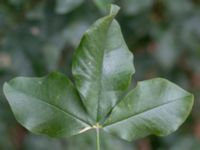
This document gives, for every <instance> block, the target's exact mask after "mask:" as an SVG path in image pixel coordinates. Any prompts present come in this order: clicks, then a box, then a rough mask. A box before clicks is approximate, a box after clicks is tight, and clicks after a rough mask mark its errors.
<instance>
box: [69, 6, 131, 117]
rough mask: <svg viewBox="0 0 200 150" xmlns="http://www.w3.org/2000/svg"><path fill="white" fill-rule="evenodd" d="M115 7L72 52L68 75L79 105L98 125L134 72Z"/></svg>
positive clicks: (92, 27) (125, 87)
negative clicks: (73, 83) (115, 18)
mask: <svg viewBox="0 0 200 150" xmlns="http://www.w3.org/2000/svg"><path fill="white" fill-rule="evenodd" d="M118 10H119V7H117V6H115V5H112V7H111V12H110V14H109V15H108V16H106V17H103V18H101V19H99V20H97V21H96V22H95V23H94V24H93V25H92V26H91V27H90V28H89V30H87V31H86V32H85V34H84V36H83V38H82V40H81V42H80V45H79V47H78V48H77V50H76V52H75V55H74V56H75V57H74V60H73V67H72V73H73V75H74V78H75V82H76V87H77V88H78V91H79V92H80V95H81V96H82V98H83V103H84V104H85V107H86V108H87V111H88V113H89V114H90V116H91V117H92V118H93V120H94V121H101V120H102V119H104V118H105V116H106V115H107V114H108V113H109V112H110V110H111V109H112V107H113V106H114V105H115V104H116V103H117V101H118V97H119V95H120V94H121V93H122V92H123V91H124V90H126V89H127V87H128V86H129V83H130V80H131V76H132V74H133V73H134V72H135V70H134V66H133V56H132V54H131V52H130V51H129V50H128V48H127V46H126V43H125V41H124V39H123V36H122V34H121V30H120V26H119V24H118V23H117V21H116V20H113V19H114V17H115V16H116V14H117V12H118Z"/></svg>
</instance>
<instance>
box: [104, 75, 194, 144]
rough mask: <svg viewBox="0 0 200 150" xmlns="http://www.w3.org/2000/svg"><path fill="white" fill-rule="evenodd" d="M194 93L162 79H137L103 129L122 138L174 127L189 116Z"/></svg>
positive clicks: (161, 133)
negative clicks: (139, 80)
mask: <svg viewBox="0 0 200 150" xmlns="http://www.w3.org/2000/svg"><path fill="white" fill-rule="evenodd" d="M192 106H193V95H192V94H190V93H188V92H186V91H184V90H183V89H181V88H179V87H178V86H176V85H175V84H173V83H171V82H169V81H167V80H164V79H160V78H157V79H152V80H148V81H143V82H140V83H138V85H137V86H136V88H135V89H134V90H132V91H131V92H130V93H129V94H128V95H127V96H126V97H125V98H124V99H123V100H122V101H121V102H120V103H119V104H118V105H117V106H116V107H115V108H114V109H113V112H112V113H111V115H110V117H109V118H108V120H107V121H106V122H105V124H104V130H105V131H108V132H110V133H112V134H115V135H117V136H119V137H121V138H123V139H125V140H128V141H131V140H133V139H138V138H142V137H144V136H147V135H150V134H155V135H158V136H165V135H168V134H170V133H171V132H173V131H175V130H177V128H178V127H179V126H180V125H181V124H182V123H183V122H184V121H185V119H186V118H187V117H188V115H189V113H190V111H191V109H192Z"/></svg>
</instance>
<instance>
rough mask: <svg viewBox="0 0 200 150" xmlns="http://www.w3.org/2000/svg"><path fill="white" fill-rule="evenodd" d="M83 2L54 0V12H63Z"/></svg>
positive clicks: (81, 0)
mask: <svg viewBox="0 0 200 150" xmlns="http://www.w3.org/2000/svg"><path fill="white" fill-rule="evenodd" d="M82 3H83V0H56V8H55V10H56V12H57V13H59V14H65V13H68V12H70V11H72V10H73V9H75V8H76V7H78V6H79V5H81V4H82Z"/></svg>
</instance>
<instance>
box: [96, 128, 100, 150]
mask: <svg viewBox="0 0 200 150" xmlns="http://www.w3.org/2000/svg"><path fill="white" fill-rule="evenodd" d="M96 135H97V150H100V136H99V128H98V127H97V128H96Z"/></svg>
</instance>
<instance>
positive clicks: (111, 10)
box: [110, 4, 120, 16]
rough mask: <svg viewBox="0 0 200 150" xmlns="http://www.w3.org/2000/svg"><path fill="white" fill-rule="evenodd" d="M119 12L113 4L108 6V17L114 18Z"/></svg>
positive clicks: (118, 8) (117, 7)
mask: <svg viewBox="0 0 200 150" xmlns="http://www.w3.org/2000/svg"><path fill="white" fill-rule="evenodd" d="M119 10H120V7H119V6H117V5H115V4H111V6H110V15H113V16H116V15H117V14H118V12H119Z"/></svg>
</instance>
